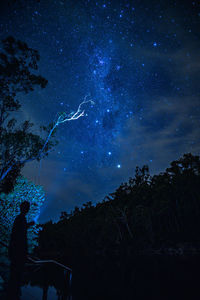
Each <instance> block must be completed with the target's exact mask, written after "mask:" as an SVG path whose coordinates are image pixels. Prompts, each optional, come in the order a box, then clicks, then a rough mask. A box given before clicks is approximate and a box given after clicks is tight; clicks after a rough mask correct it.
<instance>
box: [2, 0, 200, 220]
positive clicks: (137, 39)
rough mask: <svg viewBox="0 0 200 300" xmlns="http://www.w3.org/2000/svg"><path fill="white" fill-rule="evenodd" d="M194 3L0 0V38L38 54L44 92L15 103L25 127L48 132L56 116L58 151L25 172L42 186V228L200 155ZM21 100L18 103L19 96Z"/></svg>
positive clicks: (198, 11)
mask: <svg viewBox="0 0 200 300" xmlns="http://www.w3.org/2000/svg"><path fill="white" fill-rule="evenodd" d="M199 28H200V2H199V1H192V0H191V1H188V0H187V1H183V0H181V1H176V0H174V1H171V0H162V1H158V0H157V1H155V0H151V1H149V0H135V1H130V0H129V1H128V0H124V1H117V0H113V1H103V0H97V1H95V0H76V1H74V0H60V1H59V0H57V1H53V0H41V1H36V0H32V1H22V0H21V1H20V0H16V1H14V0H13V1H11V0H10V1H9V0H8V1H4V0H3V1H1V4H0V36H1V39H2V38H5V37H7V36H8V35H13V36H14V37H15V38H16V39H20V40H22V41H25V42H26V43H27V44H28V46H29V47H32V48H34V49H37V50H38V51H39V53H40V62H39V73H40V74H41V75H42V76H44V77H45V78H46V79H47V80H48V85H47V87H46V88H45V89H43V90H40V89H39V88H38V89H36V90H35V91H34V92H32V93H31V94H28V95H20V101H21V103H22V108H21V112H20V114H21V116H20V118H22V119H28V120H30V121H32V122H33V123H34V124H35V132H37V130H38V127H39V125H47V124H48V123H50V122H52V121H54V120H55V119H56V116H57V113H58V112H66V113H70V112H73V111H76V109H77V107H78V105H79V103H80V102H82V101H83V99H84V97H85V96H88V97H89V98H90V99H92V100H93V101H94V102H95V104H94V105H92V104H90V103H88V104H85V106H84V108H85V112H86V115H85V117H82V118H80V119H79V120H76V121H72V122H68V123H64V124H61V125H59V128H58V131H57V135H56V137H57V140H58V141H59V144H58V145H57V146H56V148H55V149H54V151H53V152H52V153H50V155H49V157H48V158H47V159H45V160H43V161H42V162H41V163H40V164H39V163H36V162H33V163H29V164H27V165H26V167H25V168H24V170H23V174H24V175H25V176H26V177H28V178H29V179H31V180H32V181H34V182H35V183H36V184H41V185H43V186H44V189H45V192H46V203H45V204H44V206H43V209H42V211H41V216H40V221H41V222H45V221H47V220H49V219H52V220H54V221H56V220H58V217H59V215H60V212H61V211H70V210H71V209H73V208H74V206H75V205H76V206H81V205H82V204H83V203H85V202H87V201H92V202H93V203H97V202H98V201H101V200H103V198H104V197H105V196H106V195H107V194H108V193H111V192H113V191H114V190H115V189H116V188H117V187H118V186H119V185H120V184H121V183H122V182H125V181H127V180H128V178H129V177H130V176H134V170H135V167H136V166H137V165H139V166H140V167H141V166H143V165H144V164H148V165H149V168H150V172H151V174H155V173H159V172H161V171H164V169H165V168H166V167H168V165H169V163H170V162H171V161H173V160H175V159H178V158H179V157H180V156H181V155H183V154H184V153H188V152H191V153H193V154H197V155H199V150H200V130H199V128H200V106H199V104H200V98H199V95H200V84H199V79H200V55H199V53H200V52H199V49H200V31H199ZM18 98H19V97H18Z"/></svg>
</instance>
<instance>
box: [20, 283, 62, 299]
mask: <svg viewBox="0 0 200 300" xmlns="http://www.w3.org/2000/svg"><path fill="white" fill-rule="evenodd" d="M27 299H29V300H32V299H33V300H34V299H38V300H40V299H41V300H42V299H44V298H43V290H42V288H40V287H37V286H31V285H26V286H23V288H22V296H21V300H27ZM47 299H48V300H54V299H59V298H58V295H57V293H56V289H55V288H54V287H52V286H51V287H49V288H48V293H47Z"/></svg>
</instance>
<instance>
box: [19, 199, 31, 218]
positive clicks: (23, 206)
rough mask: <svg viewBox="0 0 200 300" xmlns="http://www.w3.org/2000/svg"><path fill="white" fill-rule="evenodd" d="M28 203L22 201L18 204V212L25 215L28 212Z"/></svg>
mask: <svg viewBox="0 0 200 300" xmlns="http://www.w3.org/2000/svg"><path fill="white" fill-rule="evenodd" d="M29 209H30V203H29V202H28V201H24V202H22V203H21V204H20V212H21V213H22V214H24V215H26V214H27V213H28V212H29Z"/></svg>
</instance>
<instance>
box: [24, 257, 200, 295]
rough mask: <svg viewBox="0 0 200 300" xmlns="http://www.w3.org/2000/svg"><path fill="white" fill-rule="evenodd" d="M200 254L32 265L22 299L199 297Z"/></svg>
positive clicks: (28, 271)
mask: <svg viewBox="0 0 200 300" xmlns="http://www.w3.org/2000/svg"><path fill="white" fill-rule="evenodd" d="M199 270H200V257H199V256H193V257H170V256H166V257H164V256H139V257H134V256H129V257H124V258H123V259H122V261H118V262H117V263H116V262H114V261H112V259H108V260H107V261H106V262H105V261H104V262H103V261H102V262H101V261H100V260H99V259H97V260H96V261H93V262H92V264H91V265H90V264H88V263H86V262H85V265H84V264H82V265H80V264H78V265H77V267H75V266H74V267H73V292H72V287H70V285H69V276H68V275H69V274H66V272H64V271H63V270H62V269H60V268H59V267H55V266H53V265H45V266H43V267H41V268H39V269H38V268H37V269H35V268H33V267H29V269H28V270H27V273H26V282H25V284H26V285H25V286H24V287H23V289H22V300H71V299H72V294H73V300H90V299H91V300H100V299H101V300H107V299H109V300H118V299H120V300H121V299H123V300H143V299H144V300H146V299H148V300H151V299H153V300H171V299H176V300H179V299H181V300H183V299H190V300H197V299H200V290H199Z"/></svg>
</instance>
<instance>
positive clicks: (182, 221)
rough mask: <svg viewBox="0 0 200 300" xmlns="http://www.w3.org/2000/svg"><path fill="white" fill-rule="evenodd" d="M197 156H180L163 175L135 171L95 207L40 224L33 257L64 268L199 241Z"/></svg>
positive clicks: (199, 169)
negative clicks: (49, 259)
mask: <svg viewBox="0 0 200 300" xmlns="http://www.w3.org/2000/svg"><path fill="white" fill-rule="evenodd" d="M199 217H200V157H199V156H193V155H192V154H185V155H184V156H183V157H182V158H180V159H179V160H176V161H173V162H172V163H171V165H170V167H169V168H167V169H166V171H165V172H164V173H160V174H159V175H154V176H153V177H151V176H150V174H149V170H148V166H144V167H143V168H141V169H140V168H139V167H137V168H136V172H135V177H133V178H130V179H129V181H128V182H127V183H123V184H121V185H120V187H119V188H118V189H117V190H116V191H115V192H114V193H112V194H110V195H109V196H108V197H106V199H104V200H103V201H102V202H101V203H98V204H97V205H96V206H93V205H92V203H91V202H87V203H86V204H84V205H83V207H82V208H78V207H75V208H74V210H73V211H72V212H71V213H67V212H62V213H61V217H60V221H59V222H57V223H52V222H51V221H50V222H48V223H46V224H44V225H43V230H42V231H41V232H40V235H39V247H38V248H37V249H36V252H37V254H39V255H40V256H44V257H54V258H56V259H60V260H62V261H64V262H65V263H67V264H69V265H74V264H76V263H77V262H79V263H80V261H81V262H83V261H90V262H93V261H95V263H97V262H98V263H99V264H101V262H102V260H103V261H105V260H107V259H109V260H111V261H112V260H116V261H120V257H124V255H125V253H126V255H132V254H134V253H138V252H143V251H147V250H151V249H156V248H157V249H158V248H164V247H171V246H172V247H173V246H175V245H183V244H184V243H193V244H195V243H198V242H199V240H200V218H199Z"/></svg>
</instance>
